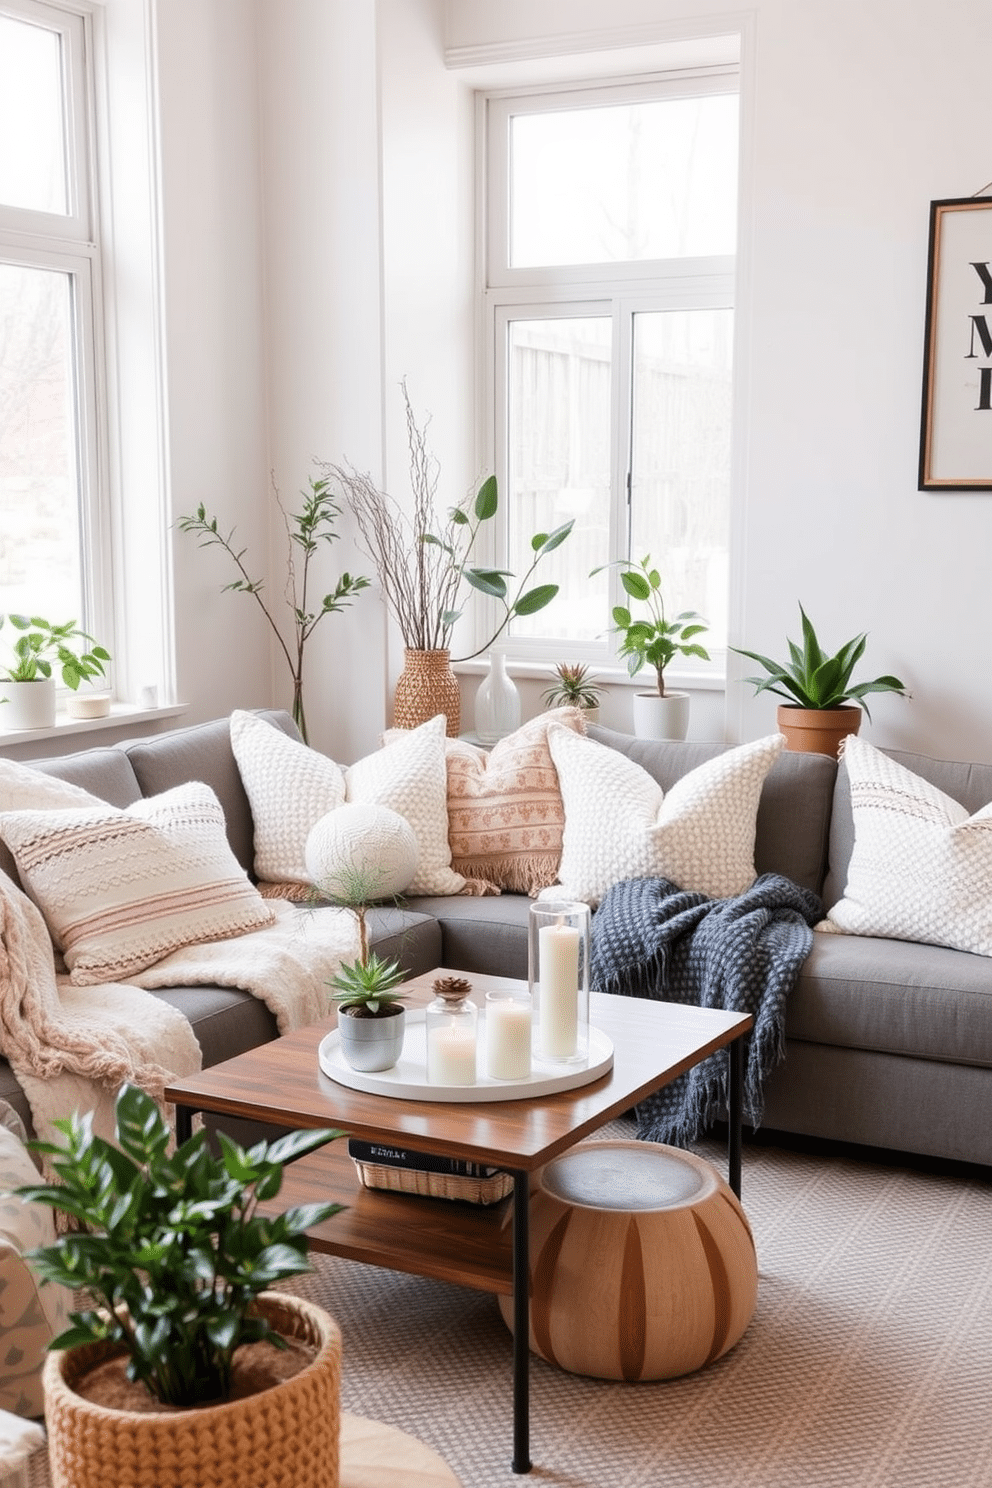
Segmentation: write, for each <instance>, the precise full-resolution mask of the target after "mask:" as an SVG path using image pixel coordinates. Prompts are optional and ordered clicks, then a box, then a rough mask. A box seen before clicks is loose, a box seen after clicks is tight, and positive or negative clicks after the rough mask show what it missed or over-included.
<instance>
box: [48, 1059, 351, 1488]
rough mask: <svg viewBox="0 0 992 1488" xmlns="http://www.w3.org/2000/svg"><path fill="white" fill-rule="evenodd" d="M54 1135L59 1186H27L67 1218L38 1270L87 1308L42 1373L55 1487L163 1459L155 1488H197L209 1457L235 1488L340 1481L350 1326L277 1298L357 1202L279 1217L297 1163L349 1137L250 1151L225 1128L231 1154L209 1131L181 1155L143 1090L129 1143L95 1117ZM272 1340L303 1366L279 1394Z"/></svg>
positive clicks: (110, 1483)
mask: <svg viewBox="0 0 992 1488" xmlns="http://www.w3.org/2000/svg"><path fill="white" fill-rule="evenodd" d="M56 1126H57V1127H58V1128H59V1130H60V1131H61V1133H62V1134H63V1136H64V1142H62V1143H44V1142H35V1143H33V1144H32V1146H33V1147H34V1148H35V1149H36V1150H38V1151H40V1152H42V1153H45V1154H47V1157H48V1160H49V1163H50V1169H51V1172H52V1173H53V1175H54V1178H55V1181H54V1182H53V1183H51V1184H47V1183H38V1184H32V1185H29V1186H26V1187H24V1188H22V1189H20V1190H19V1193H20V1195H21V1196H22V1197H23V1198H25V1199H28V1200H32V1201H34V1202H38V1203H42V1204H48V1205H50V1206H51V1207H52V1208H53V1209H55V1210H59V1211H61V1212H62V1213H63V1214H65V1215H67V1216H69V1221H70V1225H71V1226H72V1227H71V1228H68V1229H66V1230H63V1232H62V1233H61V1234H60V1235H59V1236H58V1238H57V1240H56V1242H55V1243H54V1244H53V1245H48V1246H42V1247H40V1248H39V1249H37V1250H35V1251H33V1252H31V1254H30V1262H31V1264H32V1265H33V1266H34V1268H35V1269H36V1271H37V1272H38V1274H39V1275H40V1276H41V1277H42V1278H43V1279H44V1280H47V1281H54V1282H59V1283H61V1284H62V1285H63V1286H67V1287H70V1288H72V1289H74V1290H76V1291H82V1294H83V1299H84V1303H85V1305H84V1306H83V1307H82V1309H81V1310H80V1311H78V1312H75V1313H73V1314H71V1324H72V1326H71V1327H70V1328H69V1329H68V1330H67V1331H66V1332H65V1333H62V1334H61V1335H60V1336H59V1337H57V1338H56V1339H54V1340H53V1342H52V1345H51V1348H52V1350H53V1351H54V1352H53V1353H52V1354H50V1356H49V1358H48V1359H47V1360H46V1363H45V1368H44V1388H45V1400H46V1425H47V1428H48V1436H49V1450H50V1458H51V1465H52V1476H53V1482H54V1484H55V1488H69V1485H70V1484H71V1488H123V1485H124V1484H125V1483H131V1484H133V1483H134V1482H135V1481H136V1479H135V1477H134V1476H133V1474H134V1472H135V1463H138V1462H142V1463H148V1462H154V1463H155V1465H156V1466H155V1472H154V1479H155V1484H156V1488H184V1485H186V1484H188V1483H189V1481H190V1478H189V1464H190V1462H197V1461H209V1462H210V1463H211V1475H210V1476H211V1482H214V1483H217V1484H221V1483H224V1484H227V1483H230V1484H231V1485H232V1488H233V1485H234V1484H235V1483H237V1484H239V1485H240V1484H256V1485H260V1484H262V1483H267V1482H271V1481H275V1479H276V1477H277V1476H278V1478H279V1480H280V1481H286V1482H292V1483H293V1484H299V1485H303V1484H307V1485H312V1488H317V1485H318V1484H321V1485H322V1484H326V1483H327V1482H329V1481H332V1479H331V1477H330V1476H329V1475H328V1473H327V1471H326V1469H327V1464H328V1463H332V1464H334V1465H335V1466H336V1462H337V1433H338V1424H339V1409H340V1406H339V1398H338V1395H339V1378H340V1348H341V1340H340V1335H339V1333H338V1329H337V1325H336V1324H335V1322H334V1320H333V1319H332V1318H331V1317H329V1316H328V1315H327V1314H326V1313H324V1312H322V1311H321V1309H319V1308H315V1307H313V1306H312V1305H311V1304H309V1303H306V1302H301V1301H300V1300H299V1299H296V1298H293V1297H291V1296H289V1295H288V1294H284V1293H281V1292H274V1291H272V1290H271V1288H272V1287H273V1286H274V1285H275V1283H277V1282H280V1281H284V1280H286V1279H288V1278H290V1277H292V1276H296V1275H298V1274H299V1273H301V1272H303V1271H306V1270H307V1269H308V1265H309V1263H308V1260H307V1247H308V1241H307V1235H306V1231H307V1230H308V1229H309V1228H310V1227H311V1226H313V1225H315V1224H319V1223H321V1222H322V1221H323V1220H325V1219H327V1218H329V1217H330V1216H331V1215H332V1214H334V1213H336V1212H337V1211H338V1209H339V1208H340V1207H341V1206H340V1205H337V1204H333V1203H319V1204H306V1205H301V1206H298V1207H295V1208H292V1209H289V1210H287V1211H285V1212H284V1213H282V1214H273V1213H271V1212H270V1211H269V1210H268V1209H267V1208H265V1207H263V1206H266V1205H268V1204H270V1203H271V1201H272V1200H274V1199H275V1198H276V1196H277V1195H278V1193H279V1189H280V1186H281V1184H282V1174H283V1166H284V1164H285V1163H287V1162H291V1161H292V1160H293V1159H294V1158H297V1157H301V1156H302V1155H303V1154H304V1153H307V1152H311V1151H313V1150H314V1149H315V1148H317V1147H320V1146H322V1145H323V1144H324V1143H326V1142H329V1141H330V1140H331V1139H332V1138H334V1137H337V1136H340V1135H342V1133H340V1132H337V1131H334V1130H329V1129H322V1130H318V1131H305V1132H290V1133H287V1134H286V1135H284V1136H281V1137H279V1138H277V1139H276V1140H275V1141H273V1142H260V1143H258V1144H257V1145H255V1146H253V1147H251V1148H250V1149H247V1150H245V1149H244V1148H242V1147H240V1146H238V1144H237V1143H236V1142H234V1141H232V1140H231V1139H230V1137H228V1136H226V1135H225V1134H224V1133H221V1132H219V1133H218V1142H219V1155H215V1153H214V1152H212V1151H211V1149H210V1147H209V1145H208V1137H207V1133H206V1131H204V1130H200V1131H197V1132H195V1133H194V1135H193V1136H192V1137H191V1138H190V1139H189V1140H188V1141H186V1142H184V1143H183V1144H182V1145H181V1146H179V1147H178V1148H176V1149H175V1150H174V1151H172V1150H170V1143H171V1132H170V1129H169V1127H168V1125H167V1124H166V1122H165V1120H164V1118H163V1116H162V1113H161V1111H160V1110H159V1108H158V1105H157V1104H156V1102H155V1101H154V1100H153V1099H152V1097H151V1096H150V1095H148V1094H147V1093H146V1092H144V1091H142V1090H140V1089H138V1088H137V1087H136V1086H132V1085H125V1086H124V1087H123V1088H122V1089H121V1090H120V1092H119V1094H118V1097H117V1102H116V1142H111V1141H108V1140H106V1139H104V1138H103V1137H101V1136H98V1135H97V1134H96V1133H95V1132H94V1130H93V1125H92V1115H86V1116H79V1115H78V1114H77V1115H74V1116H72V1117H69V1118H67V1119H65V1120H62V1121H58V1122H56ZM260 1345H261V1347H259V1346H260ZM273 1345H275V1346H277V1348H278V1349H280V1350H286V1349H287V1348H290V1349H291V1351H292V1352H293V1353H295V1354H297V1355H299V1357H298V1358H297V1359H296V1360H295V1365H294V1367H295V1366H299V1365H300V1364H302V1368H301V1369H298V1372H296V1373H295V1374H293V1376H292V1377H287V1378H283V1379H281V1380H280V1381H279V1382H278V1383H274V1382H273V1373H272V1370H271V1368H266V1364H267V1362H268V1361H269V1360H270V1359H271V1358H272V1356H273V1355H274V1353H275V1350H274V1349H273V1348H272V1346H273ZM280 1372H281V1373H283V1374H289V1373H290V1371H287V1370H281V1371H280ZM108 1400H109V1401H111V1402H113V1403H107V1402H108ZM249 1422H250V1423H251V1429H250V1431H249V1430H248V1429H247V1428H248V1423H249ZM315 1433H316V1434H317V1436H316V1438H315V1436H314V1434H315ZM315 1440H319V1441H320V1442H321V1444H322V1445H321V1446H320V1448H318V1449H317V1450H316V1452H315V1447H314V1441H315ZM315 1458H322V1460H323V1467H322V1469H321V1471H320V1473H319V1474H315V1472H314V1469H313V1467H312V1465H308V1464H312V1463H313V1462H314V1460H315ZM129 1473H130V1474H132V1476H130V1477H129V1476H128V1474H129ZM333 1481H334V1482H336V1476H335V1477H334V1478H333Z"/></svg>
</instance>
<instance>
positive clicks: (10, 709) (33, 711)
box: [0, 677, 55, 729]
mask: <svg viewBox="0 0 992 1488" xmlns="http://www.w3.org/2000/svg"><path fill="white" fill-rule="evenodd" d="M0 697H3V698H5V699H6V701H5V702H4V703H2V704H0V729H44V728H54V727H55V678H54V677H39V678H38V679H37V681H35V682H0Z"/></svg>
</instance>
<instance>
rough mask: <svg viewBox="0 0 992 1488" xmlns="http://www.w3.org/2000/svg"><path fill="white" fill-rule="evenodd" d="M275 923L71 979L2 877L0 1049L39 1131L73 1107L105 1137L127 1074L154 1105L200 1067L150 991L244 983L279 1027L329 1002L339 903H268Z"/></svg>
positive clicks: (343, 955)
mask: <svg viewBox="0 0 992 1488" xmlns="http://www.w3.org/2000/svg"><path fill="white" fill-rule="evenodd" d="M273 910H274V913H275V916H276V918H275V921H274V923H273V924H272V925H269V926H267V927H266V928H265V929H263V930H256V931H253V932H252V933H250V934H248V935H243V936H238V937H236V938H234V939H232V940H225V941H214V942H210V943H208V944H206V945H198V946H190V947H188V948H185V949H183V950H180V951H174V952H173V953H172V954H171V955H170V956H167V957H165V958H164V959H163V960H162V961H159V962H156V964H155V965H154V966H151V967H149V968H148V969H147V970H146V971H144V972H142V973H141V975H140V976H139V977H136V978H135V982H136V983H137V984H140V985H134V986H124V985H122V984H120V983H116V982H107V983H104V984H102V985H100V986H96V987H75V986H73V984H72V982H71V981H70V980H69V977H68V976H65V975H61V974H58V973H57V972H56V970H55V958H54V952H53V950H52V942H51V938H50V936H49V933H48V928H47V926H46V924H45V921H44V918H43V917H42V914H41V912H40V910H39V909H38V908H37V906H36V905H35V904H34V903H33V902H32V901H31V900H30V899H28V897H27V896H26V895H25V894H24V893H22V891H21V890H20V889H19V888H17V886H16V885H15V884H14V883H12V882H11V880H10V879H9V878H8V877H7V875H6V874H4V873H0V1047H2V1049H3V1053H4V1054H5V1055H6V1056H7V1059H8V1060H9V1061H10V1064H11V1067H12V1069H13V1071H14V1073H15V1075H16V1076H17V1078H18V1080H19V1081H20V1083H21V1086H22V1088H23V1090H24V1092H25V1095H26V1096H27V1098H28V1101H29V1103H30V1106H31V1115H32V1119H33V1122H34V1127H35V1131H36V1133H37V1135H38V1136H39V1137H41V1138H42V1139H43V1140H45V1141H51V1140H53V1138H56V1137H57V1135H58V1134H57V1132H55V1131H54V1129H53V1122H54V1121H55V1120H56V1119H58V1118H60V1117H64V1116H67V1115H69V1114H70V1113H71V1112H72V1111H73V1110H78V1111H80V1112H85V1111H93V1112H94V1127H95V1129H96V1130H97V1131H99V1132H101V1133H102V1134H103V1135H105V1136H108V1137H111V1136H113V1132H114V1099H115V1097H116V1094H117V1091H118V1089H119V1088H120V1086H121V1085H122V1084H123V1083H124V1081H129V1082H131V1083H132V1084H135V1085H140V1086H141V1087H142V1089H144V1090H147V1091H148V1092H149V1094H151V1095H153V1096H154V1097H155V1098H156V1099H157V1100H159V1101H161V1099H162V1092H163V1090H164V1087H165V1086H166V1085H167V1084H168V1083H169V1082H170V1080H172V1079H175V1078H181V1077H182V1076H184V1075H189V1074H193V1073H195V1071H197V1070H198V1069H199V1068H200V1064H201V1056H200V1046H199V1044H198V1043H197V1041H196V1037H195V1035H194V1033H193V1030H192V1028H191V1026H190V1024H189V1023H188V1022H187V1020H186V1019H185V1018H184V1017H183V1015H182V1013H180V1012H179V1011H178V1010H177V1009H176V1008H174V1007H172V1006H171V1005H170V1004H169V1003H166V1002H164V1001H163V1000H162V999H161V998H158V997H153V996H151V995H150V992H149V991H148V990H144V989H150V988H153V987H182V986H187V987H189V986H198V985H220V986H227V987H241V988H243V989H244V990H245V991H247V992H250V993H252V994H253V995H254V996H256V997H259V998H261V1000H262V1001H263V1002H264V1003H265V1004H266V1006H267V1007H269V1008H270V1009H271V1011H272V1013H273V1014H274V1016H275V1018H276V1021H277V1024H278V1027H279V1031H280V1033H288V1032H289V1031H290V1030H291V1029H293V1028H299V1027H301V1026H302V1025H303V1024H305V1023H313V1022H315V1021H316V1020H317V1019H318V1018H320V1017H321V1016H322V1015H323V1014H324V1013H325V1012H326V1010H327V1007H328V992H327V982H328V980H329V979H330V978H331V977H332V976H333V975H334V972H335V971H336V970H337V968H338V966H339V965H340V964H341V961H342V960H347V959H349V958H351V957H354V956H355V955H357V954H358V931H357V926H356V924H355V921H354V917H353V916H352V915H351V914H349V913H348V912H347V911H345V910H332V909H321V910H319V911H317V910H312V909H304V908H299V907H297V906H293V905H288V904H287V905H283V904H277V905H273Z"/></svg>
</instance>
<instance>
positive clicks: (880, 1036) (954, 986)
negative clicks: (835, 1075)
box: [785, 933, 992, 1069]
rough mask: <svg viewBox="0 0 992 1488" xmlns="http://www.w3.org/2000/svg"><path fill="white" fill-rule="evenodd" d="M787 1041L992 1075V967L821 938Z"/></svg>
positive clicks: (883, 943)
mask: <svg viewBox="0 0 992 1488" xmlns="http://www.w3.org/2000/svg"><path fill="white" fill-rule="evenodd" d="M785 1031H786V1036H787V1037H788V1038H789V1039H802V1040H805V1041H807V1042H809V1043H811V1044H830V1045H834V1046H837V1047H842V1048H848V1049H865V1050H870V1051H873V1052H876V1053H882V1054H898V1055H905V1056H908V1057H910V1058H913V1059H936V1060H942V1061H945V1062H947V1063H949V1064H971V1065H978V1066H981V1067H983V1068H989V1069H992V961H989V960H988V959H987V958H986V957H984V956H973V955H970V954H969V953H968V952H966V951H952V950H948V949H947V948H946V947H944V946H933V945H918V944H914V943H913V942H911V941H905V940H888V939H881V938H877V937H873V936H868V935H857V936H855V935H824V934H821V933H817V934H815V935H814V936H813V947H812V950H811V951H810V953H809V955H808V956H807V958H806V961H805V963H804V965H803V968H802V971H801V972H800V975H799V980H798V982H797V983H796V986H795V988H794V990H793V991H792V993H791V994H790V996H789V1000H788V1002H787V1004H786V1021H785Z"/></svg>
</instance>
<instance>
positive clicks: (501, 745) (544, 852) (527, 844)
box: [447, 708, 586, 895]
mask: <svg viewBox="0 0 992 1488" xmlns="http://www.w3.org/2000/svg"><path fill="white" fill-rule="evenodd" d="M549 723H556V724H563V725H564V726H565V727H566V728H569V729H572V730H574V732H575V733H577V734H584V733H585V727H586V726H585V719H584V718H583V715H582V709H581V708H553V709H552V710H551V711H550V712H548V713H541V714H539V715H538V717H537V718H532V719H530V721H529V722H528V723H525V724H524V725H523V726H522V727H521V728H519V729H517V730H516V731H515V732H514V733H512V734H509V735H508V736H507V737H506V738H505V739H500V740H499V741H498V743H496V744H495V745H494V746H493V748H492V750H491V752H489V753H488V754H487V753H486V751H485V750H484V749H478V748H476V747H475V746H474V745H472V744H467V743H465V742H464V740H461V739H449V740H448V742H447V766H448V840H449V842H450V844H451V865H452V867H453V868H454V869H455V871H456V872H457V873H463V874H464V875H465V877H466V878H475V879H482V880H483V882H485V883H490V884H493V885H494V886H495V887H497V888H500V889H506V890H507V891H508V892H510V893H517V894H530V895H534V894H536V893H538V892H539V891H540V890H541V889H543V888H547V887H548V885H550V884H553V883H554V882H555V880H556V878H557V876H558V864H559V862H560V861H561V849H562V836H563V833H564V829H565V808H564V806H563V805H562V799H561V789H560V787H559V784H558V771H557V770H556V769H555V764H554V760H553V759H552V758H551V750H550V749H549V748H548V725H549Z"/></svg>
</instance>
